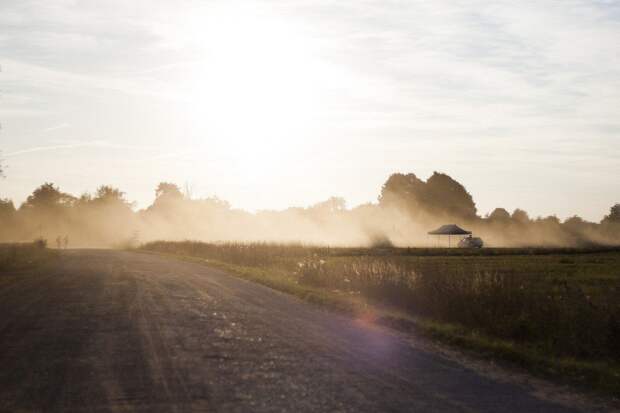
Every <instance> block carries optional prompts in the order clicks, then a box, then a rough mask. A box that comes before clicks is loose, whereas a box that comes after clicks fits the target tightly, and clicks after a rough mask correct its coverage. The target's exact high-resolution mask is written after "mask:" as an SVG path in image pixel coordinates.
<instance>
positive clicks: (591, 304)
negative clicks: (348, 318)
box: [143, 242, 620, 394]
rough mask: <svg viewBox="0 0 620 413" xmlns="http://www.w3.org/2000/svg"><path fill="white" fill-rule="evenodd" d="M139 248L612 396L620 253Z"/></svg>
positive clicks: (618, 361)
mask: <svg viewBox="0 0 620 413" xmlns="http://www.w3.org/2000/svg"><path fill="white" fill-rule="evenodd" d="M143 250H148V251H153V252H158V253H166V254H174V255H176V256H179V255H181V256H185V258H186V259H190V260H194V261H198V262H202V263H206V264H209V265H213V266H216V267H219V268H222V269H224V270H227V271H229V272H231V273H234V274H236V275H237V276H240V277H242V278H245V279H248V280H251V281H254V282H257V283H261V284H263V285H267V286H269V287H271V288H274V289H277V290H280V291H283V292H286V293H289V294H293V295H295V296H298V297H300V298H302V299H304V300H307V301H310V302H313V303H317V304H319V305H321V306H324V307H326V308H329V309H332V310H337V311H340V312H344V313H347V314H349V315H352V316H356V317H370V318H372V319H374V320H375V322H376V323H378V324H383V325H388V326H390V327H392V328H397V329H400V330H405V331H411V330H415V331H416V332H417V333H418V334H423V335H425V336H428V337H431V338H433V339H435V340H439V341H441V342H443V343H447V344H450V345H454V346H457V347H459V348H461V349H466V350H469V351H472V352H475V353H476V354H477V355H479V356H484V357H489V358H492V359H495V360H502V361H505V362H510V363H511V364H514V365H518V366H520V367H524V368H526V369H527V370H529V371H531V372H533V373H535V374H538V375H541V376H545V377H554V378H556V379H562V380H567V381H569V382H571V383H577V384H581V385H584V386H587V387H589V388H591V389H596V390H598V391H602V392H605V393H610V394H620V348H619V346H618V342H620V324H619V322H620V295H619V294H620V270H619V268H620V265H619V264H620V251H619V250H618V249H602V250H601V249H599V250H592V249H587V250H582V251H578V250H575V249H570V250H558V249H554V250H541V251H537V252H535V253H533V252H532V250H531V249H524V250H522V254H517V252H518V250H516V249H509V250H505V251H502V250H501V249H495V250H492V253H484V254H483V253H481V252H480V251H478V250H474V251H472V250H458V249H453V250H447V249H444V250H437V251H430V250H429V249H420V250H415V249H389V250H363V249H334V248H320V247H308V246H303V245H291V246H287V245H274V244H203V243H193V242H181V243H166V242H158V243H151V244H147V245H146V246H144V247H143ZM352 251H353V252H354V253H352ZM364 251H365V252H366V253H365V254H364ZM503 252H505V254H504V253H503ZM188 257H191V258H188Z"/></svg>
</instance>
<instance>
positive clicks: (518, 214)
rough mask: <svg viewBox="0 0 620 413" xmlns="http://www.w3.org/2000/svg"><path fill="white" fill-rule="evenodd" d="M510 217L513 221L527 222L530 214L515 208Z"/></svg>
mask: <svg viewBox="0 0 620 413" xmlns="http://www.w3.org/2000/svg"><path fill="white" fill-rule="evenodd" d="M512 219H513V221H515V222H519V223H521V224H527V223H529V222H530V216H529V215H528V213H527V212H526V211H524V210H522V209H519V208H517V209H515V210H514V211H513V212H512Z"/></svg>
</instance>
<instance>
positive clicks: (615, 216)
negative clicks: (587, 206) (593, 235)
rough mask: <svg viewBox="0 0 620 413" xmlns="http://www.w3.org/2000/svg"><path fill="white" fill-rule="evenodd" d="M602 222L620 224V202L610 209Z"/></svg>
mask: <svg viewBox="0 0 620 413" xmlns="http://www.w3.org/2000/svg"><path fill="white" fill-rule="evenodd" d="M601 224H620V204H615V205H614V206H612V207H611V208H610V209H609V215H605V217H604V218H603V220H602V221H601Z"/></svg>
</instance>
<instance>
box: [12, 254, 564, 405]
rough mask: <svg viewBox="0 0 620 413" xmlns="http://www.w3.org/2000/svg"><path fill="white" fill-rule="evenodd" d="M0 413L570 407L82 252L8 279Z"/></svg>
mask: <svg viewBox="0 0 620 413" xmlns="http://www.w3.org/2000/svg"><path fill="white" fill-rule="evenodd" d="M0 411H45V412H48V411H76V412H82V411H84V412H108V411H111V412H117V411H122V412H125V411H128V412H130V411H144V412H160V411H161V412H186V411H197V412H202V411H205V412H211V411H214V412H229V411H233V412H236V411H238V412H272V411H273V412H280V411H291V412H296V413H299V412H310V411H313V412H314V411H316V412H322V411H326V412H327V411H329V412H333V411H351V412H360V411H368V412H383V411H385V412H389V411H418V412H432V411H441V412H444V411H445V412H452V411H459V412H460V411H476V412H500V411H509V412H542V411H544V412H556V411H557V412H560V411H562V412H564V411H572V410H569V409H567V408H565V407H561V406H559V405H555V404H552V403H550V402H546V401H542V400H539V399H536V398H535V397H533V396H532V395H530V393H529V392H528V390H527V389H524V388H521V387H517V386H515V385H511V384H502V383H499V382H495V381H493V380H490V379H487V378H485V377H482V376H480V375H479V374H477V373H475V372H473V371H471V370H468V369H466V368H464V367H462V366H460V365H458V364H456V363H454V362H451V361H448V360H446V359H443V358H441V357H440V356H438V355H436V354H433V353H430V352H425V351H424V350H421V349H419V348H415V347H412V346H411V345H410V344H408V343H407V342H406V341H405V340H403V339H402V338H401V337H399V336H398V335H396V334H392V333H390V332H389V331H386V330H382V329H377V328H372V327H369V326H367V325H364V324H360V323H358V322H355V321H353V320H350V319H347V318H345V317H340V316H338V315H334V314H331V313H327V312H324V311H322V310H320V309H317V308H315V307H313V306H311V305H309V304H306V303H304V302H302V301H300V300H297V299H296V298H293V297H290V296H287V295H284V294H281V293H279V292H276V291H273V290H270V289H268V288H265V287H262V286H259V285H256V284H252V283H249V282H246V281H243V280H240V279H237V278H234V277H231V276H229V275H226V274H225V273H223V272H221V271H219V270H214V269H210V268H207V267H205V266H202V265H198V264H193V263H188V262H181V261H177V260H173V259H168V258H162V257H157V256H153V255H144V254H135V253H128V252H115V251H94V250H83V251H77V250H76V251H68V252H66V253H65V254H63V255H62V256H61V258H60V259H59V260H58V263H57V264H55V265H54V267H53V269H51V270H46V271H44V272H41V271H39V273H25V274H15V275H10V274H9V275H0Z"/></svg>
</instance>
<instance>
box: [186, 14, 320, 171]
mask: <svg viewBox="0 0 620 413" xmlns="http://www.w3.org/2000/svg"><path fill="white" fill-rule="evenodd" d="M196 36H197V37H198V39H197V41H198V43H199V48H198V50H199V51H198V54H199V56H198V57H197V59H196V64H195V65H194V70H193V75H192V76H191V78H190V79H186V80H185V81H186V82H188V84H187V88H188V93H189V94H190V96H191V99H190V100H191V111H192V115H191V118H192V122H197V123H198V124H201V125H204V129H205V136H206V141H207V142H208V144H209V146H211V147H212V146H213V145H215V146H217V147H218V148H219V150H223V151H224V152H229V153H234V157H235V161H237V162H240V163H243V164H244V166H246V167H248V168H253V169H254V171H255V172H257V173H260V171H267V170H268V168H269V165H270V164H273V163H274V162H280V163H281V162H282V160H283V159H285V158H286V157H287V156H288V155H289V154H290V152H291V151H295V150H298V149H299V145H300V144H301V143H303V142H304V141H307V138H308V134H309V133H310V132H309V130H310V129H311V125H312V119H313V117H314V116H315V114H316V112H317V109H318V108H319V101H320V95H321V92H320V91H321V84H322V79H323V78H324V73H325V69H324V67H323V66H322V65H321V64H320V63H319V61H318V60H317V59H315V58H314V57H313V55H312V47H311V43H310V41H309V40H308V39H306V38H304V36H303V35H302V31H301V30H299V29H298V28H296V27H294V26H293V25H291V24H287V22H286V20H285V19H283V18H279V17H278V16H274V15H272V14H269V13H268V12H265V10H262V9H261V10H255V9H252V10H247V9H244V8H235V7H223V8H218V9H216V10H211V11H210V12H209V13H208V16H207V17H206V18H205V19H204V21H201V22H200V29H199V30H197V31H196ZM201 139H202V138H201Z"/></svg>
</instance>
